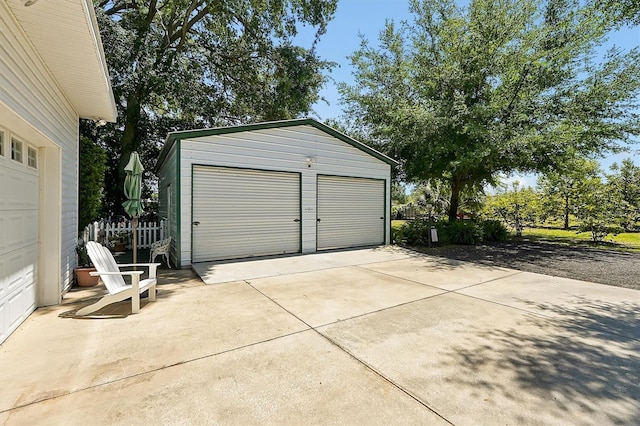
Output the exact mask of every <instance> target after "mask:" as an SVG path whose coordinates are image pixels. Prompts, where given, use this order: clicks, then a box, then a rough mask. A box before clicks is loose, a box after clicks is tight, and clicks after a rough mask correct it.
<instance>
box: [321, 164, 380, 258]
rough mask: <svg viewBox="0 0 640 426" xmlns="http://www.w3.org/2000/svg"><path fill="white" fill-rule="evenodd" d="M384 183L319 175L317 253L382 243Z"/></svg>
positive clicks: (375, 180) (374, 180)
mask: <svg viewBox="0 0 640 426" xmlns="http://www.w3.org/2000/svg"><path fill="white" fill-rule="evenodd" d="M384 191H385V181H384V180H378V179H360V178H350V177H338V176H318V208H317V212H318V222H317V226H318V234H317V235H318V237H317V238H318V250H322V249H330V248H342V247H357V246H367V245H376V244H383V243H384V234H385V196H384Z"/></svg>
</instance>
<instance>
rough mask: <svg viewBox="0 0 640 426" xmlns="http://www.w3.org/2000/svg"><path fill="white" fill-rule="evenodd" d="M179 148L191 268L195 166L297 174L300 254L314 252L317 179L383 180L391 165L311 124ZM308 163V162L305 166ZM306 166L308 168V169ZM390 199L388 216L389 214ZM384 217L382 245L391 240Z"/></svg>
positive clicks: (184, 240)
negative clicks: (330, 177) (299, 179)
mask: <svg viewBox="0 0 640 426" xmlns="http://www.w3.org/2000/svg"><path fill="white" fill-rule="evenodd" d="M181 144H182V146H181V149H180V182H181V184H180V198H181V199H180V210H181V213H180V228H181V233H180V254H181V255H180V265H182V266H186V265H189V264H190V263H191V245H192V244H191V243H192V241H191V226H192V221H193V219H192V218H191V211H192V200H191V194H192V187H191V176H192V167H193V165H194V164H195V165H210V166H221V167H237V168H251V169H258V170H271V171H287V172H297V173H300V174H301V183H302V185H301V196H302V203H301V204H302V206H301V207H302V217H301V219H302V252H303V253H310V252H314V251H316V218H317V217H316V200H317V177H318V175H319V174H320V175H335V176H352V177H363V178H372V179H384V180H385V181H386V185H385V186H386V188H387V194H388V193H389V192H388V191H389V186H390V183H389V179H390V166H389V164H387V163H384V162H383V161H381V160H379V159H377V158H375V157H373V156H371V155H369V154H367V153H365V152H364V151H362V150H360V149H358V148H356V147H354V146H352V145H349V144H347V143H345V142H343V141H341V140H339V139H337V138H335V137H333V136H331V135H329V134H327V133H325V132H323V131H321V130H319V129H317V128H315V127H313V126H311V125H301V126H291V127H282V128H272V129H262V130H251V131H245V132H238V133H228V134H220V135H214V136H203V137H199V138H191V139H183V140H182V141H181ZM307 159H309V160H310V161H307ZM309 162H310V163H311V165H310V166H309ZM389 198H390V197H389V196H388V195H387V197H386V203H387V205H386V207H385V209H386V211H387V212H388V211H390V208H391V207H390V201H389ZM389 232H390V215H389V214H387V223H386V225H385V242H386V243H389V240H390V235H389Z"/></svg>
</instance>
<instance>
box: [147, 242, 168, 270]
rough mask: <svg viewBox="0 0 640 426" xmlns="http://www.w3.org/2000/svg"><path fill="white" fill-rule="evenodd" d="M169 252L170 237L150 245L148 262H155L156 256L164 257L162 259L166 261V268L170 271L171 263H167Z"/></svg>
mask: <svg viewBox="0 0 640 426" xmlns="http://www.w3.org/2000/svg"><path fill="white" fill-rule="evenodd" d="M169 250H171V237H169V238H165V239H164V240H160V241H156V242H155V243H153V244H151V250H150V256H149V262H153V261H154V260H156V256H162V255H164V259H165V260H166V261H167V266H168V267H169V269H171V263H169Z"/></svg>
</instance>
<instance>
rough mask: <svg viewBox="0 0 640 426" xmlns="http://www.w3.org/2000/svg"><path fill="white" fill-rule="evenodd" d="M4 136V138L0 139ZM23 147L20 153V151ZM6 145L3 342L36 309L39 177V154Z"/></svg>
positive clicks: (0, 158) (0, 266) (0, 289)
mask: <svg viewBox="0 0 640 426" xmlns="http://www.w3.org/2000/svg"><path fill="white" fill-rule="evenodd" d="M0 136H2V135H0ZM18 147H19V151H18V150H17V149H18ZM27 149H28V148H27V146H25V145H24V144H23V143H21V142H18V141H14V152H13V156H14V158H16V159H19V160H20V162H17V161H15V160H12V159H11V157H12V147H11V143H9V141H5V144H4V149H3V150H2V152H0V154H2V155H0V342H2V341H4V340H5V339H6V338H7V337H8V336H9V334H11V333H12V332H13V331H14V330H15V329H16V328H17V327H18V326H19V325H20V323H22V321H24V320H25V319H26V318H27V317H28V316H29V314H30V313H31V312H33V310H34V309H35V308H36V280H37V270H38V268H37V264H38V173H37V170H36V169H35V166H36V163H35V161H36V160H37V158H35V152H36V151H35V150H32V149H31V148H29V154H32V153H34V154H33V155H32V156H30V157H32V159H33V162H31V159H29V162H30V164H31V165H32V166H34V167H29V166H27V165H26V164H23V163H22V162H23V160H24V163H27V159H26V158H23V157H26V155H27V153H26V152H23V150H24V151H27Z"/></svg>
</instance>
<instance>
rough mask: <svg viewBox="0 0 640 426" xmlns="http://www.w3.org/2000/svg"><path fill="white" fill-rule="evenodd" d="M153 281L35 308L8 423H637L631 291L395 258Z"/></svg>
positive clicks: (3, 394)
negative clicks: (91, 308) (88, 311)
mask: <svg viewBox="0 0 640 426" xmlns="http://www.w3.org/2000/svg"><path fill="white" fill-rule="evenodd" d="M198 269H199V272H200V273H201V275H202V276H203V278H204V279H205V280H206V281H208V282H212V283H213V282H215V283H216V284H212V285H205V284H203V283H202V281H200V280H199V279H198V278H194V277H193V276H192V275H191V273H190V271H177V272H175V271H163V274H162V276H161V282H162V285H161V286H160V289H159V296H158V301H157V302H156V303H150V304H146V305H143V308H142V311H141V313H140V314H139V315H128V313H129V311H130V307H129V306H127V304H126V303H121V304H117V305H115V306H112V307H109V308H105V309H106V310H105V311H104V312H102V313H103V314H105V315H111V317H110V318H99V319H77V318H74V316H73V313H74V312H75V310H77V309H79V308H80V307H82V306H84V305H86V304H87V303H88V301H87V300H82V298H83V297H86V296H87V295H91V294H92V292H95V291H96V290H89V291H82V292H74V293H72V294H70V295H69V297H68V299H69V301H68V302H69V303H68V304H65V305H61V306H56V307H52V308H46V309H39V310H37V311H36V312H35V313H34V314H33V315H32V316H31V317H30V318H29V319H28V320H27V321H26V322H25V323H24V324H23V325H22V326H21V327H20V328H19V329H18V331H17V332H16V333H14V335H12V336H11V337H10V338H9V339H8V340H7V341H6V342H5V343H4V344H3V345H2V346H1V347H0V366H1V368H0V383H2V386H1V387H0V423H3V424H4V423H6V424H29V425H31V424H65V425H75V424H91V425H100V424H136V425H140V424H214V423H215V424H217V423H222V424H263V423H268V424H302V423H305V424H331V423H333V424H335V423H338V424H447V423H452V424H460V425H463V424H464V425H466V424H491V425H494V424H562V425H565V424H581V425H583V424H594V425H596V424H597V425H602V424H639V423H640V404H638V401H639V400H640V292H638V291H636V290H629V289H623V288H617V287H609V286H604V285H599V284H592V283H588V282H582V281H575V280H569V279H562V278H554V277H551V276H546V275H539V274H531V273H524V272H519V271H515V270H509V269H502V268H492V267H487V266H478V265H474V264H471V263H463V262H457V261H446V260H442V259H436V258H432V257H428V256H425V255H421V254H417V253H415V252H411V251H407V250H400V249H397V248H392V247H385V248H377V249H366V250H353V251H345V252H331V253H322V254H315V255H307V256H296V257H290V258H276V259H267V260H255V261H249V262H235V263H230V262H227V263H218V264H208V265H198Z"/></svg>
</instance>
